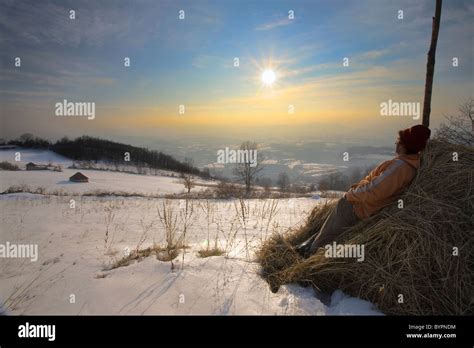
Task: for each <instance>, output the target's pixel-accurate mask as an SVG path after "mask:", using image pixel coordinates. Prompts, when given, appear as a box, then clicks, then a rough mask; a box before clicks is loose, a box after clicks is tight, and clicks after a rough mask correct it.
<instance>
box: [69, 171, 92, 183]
mask: <svg viewBox="0 0 474 348" xmlns="http://www.w3.org/2000/svg"><path fill="white" fill-rule="evenodd" d="M69 181H72V182H89V178H88V177H87V176H85V175H84V174H82V173H81V172H77V173H76V174H74V175H73V176H71V177H70V178H69Z"/></svg>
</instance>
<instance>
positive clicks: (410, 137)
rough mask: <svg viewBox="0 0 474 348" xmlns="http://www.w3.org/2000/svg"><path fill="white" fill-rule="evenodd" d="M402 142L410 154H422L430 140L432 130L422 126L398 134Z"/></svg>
mask: <svg viewBox="0 0 474 348" xmlns="http://www.w3.org/2000/svg"><path fill="white" fill-rule="evenodd" d="M398 135H399V136H400V140H401V141H402V143H403V145H404V146H405V147H406V149H407V150H408V151H409V152H415V153H417V152H420V151H421V150H423V149H424V148H425V146H426V142H427V141H428V139H429V138H430V135H431V130H430V129H429V128H428V127H425V126H423V125H421V124H417V125H416V126H413V127H410V128H407V129H403V130H401V131H399V132H398Z"/></svg>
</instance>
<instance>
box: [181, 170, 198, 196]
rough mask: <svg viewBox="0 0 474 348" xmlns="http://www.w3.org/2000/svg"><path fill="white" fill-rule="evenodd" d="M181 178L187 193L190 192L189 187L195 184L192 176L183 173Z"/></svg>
mask: <svg viewBox="0 0 474 348" xmlns="http://www.w3.org/2000/svg"><path fill="white" fill-rule="evenodd" d="M181 180H182V182H183V185H184V188H185V189H186V190H188V193H189V192H191V189H192V188H193V187H194V186H195V182H194V178H193V176H192V175H189V174H183V175H182V176H181Z"/></svg>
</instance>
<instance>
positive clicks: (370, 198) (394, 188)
mask: <svg viewBox="0 0 474 348" xmlns="http://www.w3.org/2000/svg"><path fill="white" fill-rule="evenodd" d="M406 165H407V164H406V163H405V162H404V161H403V160H400V159H396V160H394V161H393V162H392V163H391V164H390V165H389V166H387V167H386V168H385V170H384V171H382V172H380V173H379V175H377V176H373V177H370V178H369V180H368V182H367V183H364V184H363V185H360V186H358V187H356V188H351V189H350V190H349V191H348V192H347V193H346V198H347V199H348V200H349V201H352V202H377V201H379V200H380V199H384V198H386V197H390V196H392V195H393V194H395V193H396V192H398V191H399V190H400V189H402V188H403V186H404V185H406V182H407V180H408V177H407V175H406V170H404V168H403V167H404V166H406ZM371 174H372V173H371ZM369 176H370V174H369Z"/></svg>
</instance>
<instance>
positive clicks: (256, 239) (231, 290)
mask: <svg viewBox="0 0 474 348" xmlns="http://www.w3.org/2000/svg"><path fill="white" fill-rule="evenodd" d="M41 156H43V157H42V158H44V159H45V160H46V161H49V160H51V161H53V162H56V163H57V162H59V161H60V160H61V159H59V158H53V157H48V156H51V154H49V155H48V154H45V153H41ZM23 159H24V160H27V161H34V162H40V161H39V157H35V156H34V154H32V156H31V157H29V158H26V156H25V157H24V158H23ZM1 160H5V158H2V159H1ZM61 163H63V164H66V163H67V161H66V160H65V159H62V162H61ZM73 172H75V171H74V170H67V169H65V170H64V172H51V171H17V172H7V171H0V184H1V190H4V189H5V188H6V187H8V186H9V185H18V184H25V185H31V186H35V185H38V186H43V187H45V188H46V189H47V191H49V190H51V191H54V190H56V189H58V188H62V189H64V190H65V192H67V193H69V194H73V193H81V192H85V191H86V190H93V189H102V190H110V191H114V190H119V191H124V190H127V191H130V192H142V193H144V194H146V193H154V192H160V193H161V192H182V190H183V186H182V185H181V184H178V183H176V179H175V178H170V177H154V176H146V175H136V174H126V173H115V172H106V171H95V170H91V171H82V170H81V172H84V173H85V174H86V175H88V176H89V177H90V181H91V182H90V183H86V184H72V183H68V182H67V178H68V177H69V176H70V175H72V173H73ZM197 189H198V188H197ZM71 198H73V199H74V202H73V203H74V204H72V205H71ZM324 202H325V200H324V199H311V198H298V199H296V198H293V199H254V200H238V199H235V200H206V199H195V200H189V201H187V202H186V201H185V200H183V199H170V200H167V199H161V198H159V199H156V198H155V199H152V198H144V197H129V198H125V197H78V196H69V197H68V196H67V195H63V196H51V195H47V194H45V195H38V194H25V193H17V194H3V195H0V211H1V212H2V213H1V215H0V244H1V245H4V246H6V245H7V243H9V244H14V245H20V244H27V245H36V246H37V250H38V254H37V260H32V258H14V257H10V258H4V257H2V258H0V269H1V272H0V306H2V307H3V310H5V311H6V312H7V313H10V314H281V315H287V314H297V315H332V314H368V315H376V314H380V313H379V312H378V311H377V310H376V309H374V307H373V305H372V304H371V303H369V302H366V301H363V300H360V299H357V298H349V297H347V296H345V295H344V294H343V293H342V292H340V291H336V292H335V293H334V294H332V297H331V303H330V305H325V304H323V303H322V302H321V301H319V300H318V299H317V298H316V297H315V296H314V292H313V290H312V289H311V288H303V287H301V286H298V285H296V284H290V285H286V286H283V287H281V288H280V290H279V291H278V292H277V293H275V294H273V293H271V292H270V290H269V287H268V285H267V283H266V282H265V281H264V280H263V279H262V278H261V277H260V276H259V265H258V264H257V263H256V262H255V251H256V250H257V249H258V248H259V246H260V244H261V243H262V242H263V241H264V240H265V239H266V238H268V237H269V236H271V235H272V234H273V233H283V232H285V231H287V230H288V228H294V227H297V226H298V225H299V224H301V223H302V222H303V221H304V220H305V218H306V216H307V215H308V214H309V212H310V211H311V209H313V208H314V206H316V205H317V204H323V203H324ZM186 207H187V208H188V209H186ZM164 216H166V217H167V219H164ZM170 221H171V224H172V226H170ZM170 235H171V236H172V238H175V239H176V240H181V241H182V242H183V244H184V245H185V246H186V247H185V248H184V249H183V248H181V249H179V252H178V255H177V257H176V258H175V259H173V260H172V261H169V260H165V261H162V260H160V259H158V258H157V255H155V254H150V255H145V256H143V257H142V258H141V259H140V260H138V261H137V260H133V261H131V262H130V264H124V263H122V261H123V260H124V259H126V257H127V256H128V255H130V253H131V252H133V251H135V250H145V249H147V248H157V250H158V248H164V247H166V245H167V241H168V240H169V239H170ZM208 246H210V247H217V248H218V249H219V250H220V251H221V254H220V255H219V256H211V257H204V258H203V257H201V256H200V255H199V252H200V251H202V250H206V249H207V248H208ZM0 311H1V308H0Z"/></svg>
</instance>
